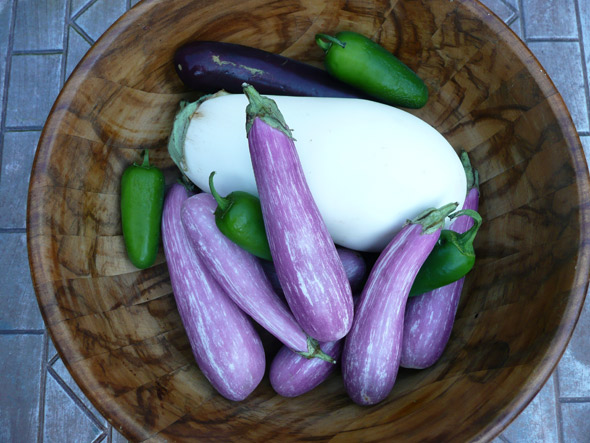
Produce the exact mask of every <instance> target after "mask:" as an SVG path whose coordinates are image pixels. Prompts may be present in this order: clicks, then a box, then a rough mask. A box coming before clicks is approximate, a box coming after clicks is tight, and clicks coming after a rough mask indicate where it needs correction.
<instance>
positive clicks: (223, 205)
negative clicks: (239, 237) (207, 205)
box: [209, 171, 230, 212]
mask: <svg viewBox="0 0 590 443" xmlns="http://www.w3.org/2000/svg"><path fill="white" fill-rule="evenodd" d="M214 175H215V171H213V172H212V173H211V174H210V175H209V189H210V190H211V195H212V196H213V198H214V199H215V201H216V202H217V209H218V210H220V211H221V212H225V211H226V210H227V208H229V205H230V201H229V200H228V199H227V198H224V197H222V196H221V195H219V194H218V193H217V190H216V189H215V186H213V176H214Z"/></svg>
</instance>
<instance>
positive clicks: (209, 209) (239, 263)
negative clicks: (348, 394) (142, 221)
mask: <svg viewBox="0 0 590 443" xmlns="http://www.w3.org/2000/svg"><path fill="white" fill-rule="evenodd" d="M216 208H217V202H216V201H215V198H213V196H212V195H211V194H204V193H203V194H197V195H194V196H192V197H190V198H189V199H187V200H186V201H185V202H184V203H183V205H182V210H181V220H182V225H183V226H184V229H185V231H186V233H187V235H188V237H189V239H190V241H191V243H192V245H193V246H194V248H195V251H196V252H197V255H198V256H199V258H200V259H201V261H202V262H203V263H204V264H205V266H206V267H207V269H208V270H210V271H211V272H212V274H213V275H214V277H215V279H216V280H217V282H218V283H219V285H220V286H221V287H222V288H223V289H224V290H225V293H226V294H227V295H228V296H229V297H230V298H231V299H232V300H233V301H234V302H235V303H236V305H238V307H239V308H240V309H242V310H243V311H244V312H245V313H246V314H248V315H250V316H251V317H252V318H253V319H254V320H255V321H256V322H257V323H258V324H259V325H261V326H262V327H264V328H265V329H266V330H267V331H268V332H270V333H271V334H273V335H274V336H275V337H277V338H278V339H279V340H281V341H282V342H283V343H284V344H285V345H286V346H288V347H289V348H291V349H292V350H293V351H296V352H298V353H299V354H301V355H302V356H304V357H306V358H314V357H318V358H323V359H326V360H328V361H330V362H331V364H332V363H333V361H332V359H331V358H329V357H328V356H327V355H325V354H323V353H322V352H321V351H320V350H319V347H318V343H317V341H315V340H313V339H312V338H310V337H308V336H307V335H306V334H305V332H303V330H302V329H301V327H300V326H299V325H298V324H297V322H296V321H295V318H294V317H293V314H292V313H291V311H289V308H288V307H287V306H286V305H285V304H284V303H283V301H282V300H281V299H280V298H279V297H278V296H277V294H276V293H275V292H274V290H273V289H272V285H271V284H270V282H269V281H268V278H267V277H266V275H265V273H264V270H263V269H262V266H261V265H260V263H259V261H258V259H257V258H256V257H255V256H254V255H252V254H251V253H249V252H248V251H246V250H245V249H242V248H241V247H239V246H238V245H237V244H235V243H234V242H232V241H231V240H230V239H229V238H227V237H226V236H225V235H223V234H222V232H221V231H220V230H219V228H218V227H217V225H216V223H215V210H216Z"/></svg>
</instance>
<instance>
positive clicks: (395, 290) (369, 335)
mask: <svg viewBox="0 0 590 443" xmlns="http://www.w3.org/2000/svg"><path fill="white" fill-rule="evenodd" d="M456 207H457V203H450V204H448V205H445V206H443V207H442V208H440V209H431V210H429V211H426V212H425V213H423V214H421V215H420V216H418V217H417V218H415V219H414V220H411V221H409V222H408V223H407V224H406V225H405V226H404V227H403V228H402V230H401V231H400V232H399V233H398V234H397V235H396V236H395V237H394V239H393V240H392V241H391V242H390V243H389V245H387V247H386V248H385V250H384V251H383V252H382V253H381V255H380V256H379V258H378V259H377V262H376V263H375V265H374V267H373V269H372V270H371V273H370V274H369V278H368V280H367V284H366V285H365V288H364V289H363V292H362V293H361V299H360V301H359V304H358V308H357V310H356V313H355V317H354V323H353V325H352V329H351V330H350V333H349V334H348V336H347V337H346V340H345V343H344V350H343V353H342V372H343V377H344V385H345V387H346V391H347V392H348V395H349V396H350V397H351V398H352V400H353V401H354V402H355V403H358V404H360V405H372V404H376V403H379V402H380V401H382V400H383V399H384V398H385V397H387V395H388V394H389V392H390V391H391V390H392V388H393V385H394V384H395V379H396V377H397V372H398V369H399V363H400V357H401V347H402V332H403V326H404V311H405V307H406V301H407V299H408V293H409V291H410V288H411V286H412V282H413V281H414V278H415V277H416V274H417V273H418V270H419V269H420V266H422V263H424V260H426V257H428V254H429V253H430V251H432V248H433V247H434V245H435V244H436V241H437V240H438V238H439V236H440V230H441V228H442V227H443V226H444V221H445V218H446V217H447V215H449V214H450V213H451V212H452V211H453V210H455V209H456Z"/></svg>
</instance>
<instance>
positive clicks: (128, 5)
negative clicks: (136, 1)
mask: <svg viewBox="0 0 590 443" xmlns="http://www.w3.org/2000/svg"><path fill="white" fill-rule="evenodd" d="M126 6H127V11H129V10H130V9H131V0H127V5H126Z"/></svg>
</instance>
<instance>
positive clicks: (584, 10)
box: [578, 0, 590, 85]
mask: <svg viewBox="0 0 590 443" xmlns="http://www.w3.org/2000/svg"><path fill="white" fill-rule="evenodd" d="M578 7H579V11H578V15H579V17H580V24H581V34H582V35H581V37H582V42H583V43H584V48H585V51H584V52H585V55H586V60H585V62H586V75H587V77H586V82H587V84H589V85H590V2H589V1H587V0H578Z"/></svg>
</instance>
